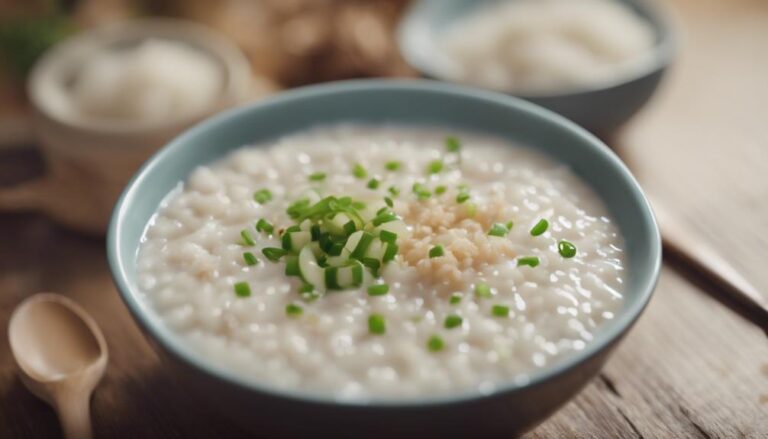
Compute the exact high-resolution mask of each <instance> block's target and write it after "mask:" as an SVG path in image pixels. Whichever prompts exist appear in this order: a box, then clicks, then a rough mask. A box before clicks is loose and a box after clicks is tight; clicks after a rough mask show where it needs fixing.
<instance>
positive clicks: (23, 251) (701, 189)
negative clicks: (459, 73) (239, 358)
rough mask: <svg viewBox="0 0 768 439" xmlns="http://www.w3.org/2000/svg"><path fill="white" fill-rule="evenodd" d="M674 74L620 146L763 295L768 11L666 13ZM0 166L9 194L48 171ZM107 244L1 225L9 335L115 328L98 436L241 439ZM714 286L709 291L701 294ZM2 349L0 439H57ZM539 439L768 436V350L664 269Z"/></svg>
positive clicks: (53, 230)
mask: <svg viewBox="0 0 768 439" xmlns="http://www.w3.org/2000/svg"><path fill="white" fill-rule="evenodd" d="M666 3H667V6H668V9H669V10H670V11H671V13H672V17H673V19H674V22H675V24H677V26H678V27H679V30H680V35H679V37H680V40H681V41H680V46H681V47H680V53H679V58H678V59H677V62H676V64H675V66H674V68H673V69H672V71H671V72H670V75H669V77H668V78H667V80H666V82H665V83H664V84H663V87H662V89H661V90H660V92H659V94H658V95H657V97H656V98H655V99H654V101H653V102H652V103H651V104H650V105H649V106H648V107H647V108H646V110H645V111H644V112H643V113H642V114H641V115H640V116H639V117H637V118H636V119H635V120H634V121H632V123H631V124H630V125H629V126H627V127H626V128H625V129H624V130H623V131H622V132H621V133H619V135H617V136H616V137H615V139H613V140H611V143H612V144H613V145H614V146H615V147H616V149H617V151H618V152H619V153H620V154H621V155H622V157H624V158H625V160H626V161H627V162H628V164H629V165H630V167H631V168H633V170H634V171H635V173H636V175H637V176H638V178H639V179H640V180H641V182H642V183H643V185H644V186H645V188H646V189H647V190H648V191H649V192H651V193H653V194H654V195H655V196H656V197H657V198H659V199H660V200H662V201H663V202H665V204H668V205H669V206H670V207H671V208H673V209H674V211H675V212H676V213H677V214H678V215H679V218H680V219H681V221H682V222H683V224H684V225H685V226H686V227H689V228H690V229H692V230H693V231H695V232H698V233H700V234H701V236H702V238H703V239H705V240H706V241H708V242H711V243H712V244H713V245H714V246H715V248H717V249H718V251H720V252H721V253H722V254H723V255H724V256H726V257H727V258H729V259H730V260H731V261H732V262H733V264H734V265H735V266H736V267H737V268H739V269H740V270H742V271H743V273H744V274H745V275H746V276H747V277H749V278H750V279H751V280H752V281H753V282H754V283H755V284H756V285H757V287H758V288H759V289H760V290H761V291H763V292H768V275H766V262H767V261H768V1H766V0H668V1H667V2H666ZM41 166H42V165H41V164H40V162H39V159H37V158H36V157H35V156H33V155H32V154H30V153H29V152H27V153H20V154H8V153H3V155H1V156H0V184H7V183H8V182H10V181H13V180H14V179H17V178H20V177H23V176H25V175H28V174H32V173H34V172H38V171H39V169H40V167H41ZM104 253H105V251H104V243H103V240H101V239H96V238H87V237H83V236H80V235H77V234H74V233H70V232H68V231H66V230H63V229H61V228H59V227H57V226H56V225H54V224H52V223H51V222H50V221H49V220H47V219H46V218H44V217H42V216H40V215H36V214H14V215H7V214H6V215H0V324H2V326H3V327H5V326H6V325H7V321H8V317H9V315H10V313H11V311H12V310H13V308H14V307H15V305H16V304H17V303H19V302H20V301H21V300H22V299H24V298H25V297H26V296H28V295H30V294H33V293H35V292H38V291H56V292H59V293H62V294H65V295H67V296H69V297H71V298H73V299H75V300H76V301H78V302H79V303H81V304H82V305H83V306H84V307H85V308H86V309H88V310H89V311H90V312H91V313H92V314H93V315H94V317H95V318H96V320H97V321H98V323H99V324H100V325H101V326H102V328H103V329H104V332H105V334H106V337H107V340H108V342H109V346H110V365H109V369H108V371H107V374H106V376H105V378H104V380H103V382H102V383H101V384H100V386H99V387H98V388H97V391H96V393H95V395H94V399H93V402H92V408H93V417H94V425H95V432H96V435H97V437H110V438H112V437H116V438H117V437H120V438H123V437H124V438H143V437H243V436H245V433H244V432H241V431H238V430H237V429H236V428H235V427H232V426H228V425H225V424H221V423H218V422H216V420H213V419H210V417H208V416H205V405H204V404H202V403H201V402H200V401H195V400H191V399H188V398H186V397H185V391H184V389H183V388H177V387H176V386H175V384H174V382H173V380H172V377H169V376H168V374H167V373H166V371H165V370H164V369H163V367H162V365H161V364H160V363H159V360H158V358H157V356H156V355H155V354H154V353H153V352H152V350H151V349H150V348H149V346H148V345H147V343H146V342H145V341H144V339H143V338H142V336H141V335H140V333H139V331H138V329H137V328H136V326H135V324H134V323H133V321H132V320H131V318H130V316H129V315H128V312H127V310H126V308H125V307H124V306H123V304H122V302H121V301H120V299H119V298H118V295H117V293H116V291H115V289H114V287H113V285H112V282H111V278H110V276H109V273H108V270H107V266H106V262H105V258H104ZM703 287H707V286H706V285H703ZM58 431H59V430H58V425H57V421H56V418H55V415H54V413H53V412H52V411H51V410H50V409H49V408H48V407H47V406H46V405H45V404H43V403H42V402H40V401H38V400H37V399H35V398H34V397H33V396H31V395H30V394H29V393H28V392H27V391H26V390H25V389H24V388H23V386H22V384H21V382H20V381H19V379H18V378H17V370H16V366H15V364H14V363H13V360H12V359H11V356H10V351H9V347H8V342H7V339H6V337H5V336H3V337H0V437H13V438H15V437H24V438H26V437H29V438H48V437H56V436H57V435H58V434H59V433H58ZM529 436H530V437H553V436H561V437H743V436H746V437H768V339H767V338H766V335H765V334H764V333H763V332H761V331H760V330H759V329H757V327H756V326H754V325H753V324H751V323H749V322H748V321H746V320H744V319H743V318H742V317H740V316H739V315H737V314H735V313H734V312H733V311H731V310H730V309H728V308H726V307H724V306H722V305H721V304H720V303H718V302H717V301H715V300H713V299H711V298H710V297H709V296H707V295H706V294H705V293H704V292H703V290H702V289H701V288H700V287H699V286H697V285H696V284H694V283H691V282H690V281H689V280H687V278H686V277H684V276H683V275H681V274H679V272H678V271H676V270H675V269H673V268H671V267H670V266H669V265H667V264H665V266H664V268H663V270H662V275H661V280H660V283H659V286H658V289H657V291H656V295H655V297H654V299H653V301H652V302H651V304H650V306H649V308H648V309H647V311H646V312H645V314H644V315H643V316H642V318H641V319H640V321H639V322H638V324H637V326H636V327H635V328H634V329H633V330H632V331H631V333H630V334H629V336H628V337H627V338H626V340H625V341H624V342H623V344H622V345H621V346H620V347H619V349H618V351H617V352H616V353H615V355H614V356H613V357H612V358H611V359H610V360H609V362H608V363H607V365H606V367H605V368H604V370H603V372H602V373H601V374H600V375H599V377H598V378H597V379H595V380H594V381H593V382H592V383H591V384H589V385H588V386H587V387H586V388H585V390H584V391H583V392H582V393H581V394H580V395H579V396H578V397H577V398H575V399H574V400H573V401H571V402H570V403H569V404H568V405H566V406H565V407H564V408H563V409H562V410H560V411H559V412H558V413H557V414H555V415H554V416H553V417H552V418H550V419H549V420H547V421H546V422H544V423H543V424H542V425H540V426H539V427H538V428H537V429H535V430H534V431H533V432H531V433H529Z"/></svg>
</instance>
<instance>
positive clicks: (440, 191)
mask: <svg viewBox="0 0 768 439" xmlns="http://www.w3.org/2000/svg"><path fill="white" fill-rule="evenodd" d="M447 190H448V188H447V187H445V186H443V185H440V186H438V187H436V188H435V195H442V194H444V193H445V191H447Z"/></svg>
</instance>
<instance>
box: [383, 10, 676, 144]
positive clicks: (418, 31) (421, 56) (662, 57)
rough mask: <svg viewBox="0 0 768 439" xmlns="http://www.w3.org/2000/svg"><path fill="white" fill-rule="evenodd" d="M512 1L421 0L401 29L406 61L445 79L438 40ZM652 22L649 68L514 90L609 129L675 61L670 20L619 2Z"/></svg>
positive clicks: (576, 118) (637, 105)
mask: <svg viewBox="0 0 768 439" xmlns="http://www.w3.org/2000/svg"><path fill="white" fill-rule="evenodd" d="M498 1H508V0H418V1H416V2H415V3H414V4H413V5H412V6H411V7H410V9H409V10H408V12H406V14H405V15H404V17H403V19H402V20H401V22H400V25H399V26H398V30H397V41H398V45H399V46H400V52H401V53H402V54H403V57H404V58H405V60H406V61H407V62H408V63H409V64H410V65H411V66H412V67H413V68H415V69H416V70H418V71H419V72H421V73H422V74H423V75H424V76H426V77H428V78H434V79H439V80H445V79H446V78H444V77H441V75H440V73H439V69H438V68H436V66H435V63H434V59H435V57H434V51H435V50H437V49H435V45H434V44H433V40H434V39H435V38H436V36H437V35H439V34H440V32H442V31H444V30H445V28H446V27H448V26H450V25H451V24H452V23H453V22H454V21H455V20H456V19H458V18H460V17H462V16H466V15H467V14H470V13H472V12H473V11H474V10H475V9H476V8H478V7H480V6H483V5H485V4H488V3H491V2H498ZM620 1H622V2H624V3H626V4H627V5H628V6H629V7H630V8H631V9H632V10H633V11H635V12H636V13H637V14H638V15H639V16H640V17H642V18H644V19H645V20H647V21H648V23H650V25H651V26H652V27H653V29H654V31H655V33H656V45H655V48H654V54H653V60H652V62H650V63H649V64H648V65H647V67H646V68H645V69H644V70H641V71H638V72H637V73H636V74H635V75H634V76H632V77H628V78H626V79H624V80H621V81H619V82H613V83H606V84H604V85H602V86H600V87H596V88H588V89H581V90H576V91H571V92H564V93H553V94H536V95H533V94H531V95H525V94H516V93H511V94H514V95H515V96H517V97H520V98H523V99H525V100H527V101H530V102H533V103H535V104H538V105H541V106H542V107H545V108H548V109H550V110H552V111H554V112H556V113H558V114H560V115H562V116H565V117H567V118H568V119H571V120H572V121H574V122H576V123H577V124H579V125H581V126H583V127H585V128H587V129H588V130H590V131H592V132H596V133H600V134H603V133H606V134H607V133H610V132H612V131H614V130H615V129H616V128H618V127H619V126H621V125H622V124H623V123H624V122H626V121H627V120H629V119H630V118H631V117H632V116H633V115H634V114H635V113H637V112H638V111H639V110H640V108H642V107H643V106H644V105H645V104H646V102H648V100H649V99H650V98H651V96H652V95H653V93H654V92H655V91H656V88H657V87H658V85H659V83H660V81H661V78H662V76H664V73H665V71H666V69H667V67H668V66H669V64H670V62H671V60H672V54H673V52H674V50H673V49H674V39H673V36H672V32H671V28H670V26H669V25H668V22H667V20H666V19H665V18H664V17H663V16H662V14H660V13H659V12H658V11H656V10H655V9H654V8H653V7H651V5H650V4H649V3H648V2H647V1H643V0H620Z"/></svg>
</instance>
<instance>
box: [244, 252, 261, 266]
mask: <svg viewBox="0 0 768 439" xmlns="http://www.w3.org/2000/svg"><path fill="white" fill-rule="evenodd" d="M243 260H244V261H245V264H246V265H256V264H258V263H259V260H258V259H256V256H255V255H254V254H253V253H251V252H245V253H243Z"/></svg>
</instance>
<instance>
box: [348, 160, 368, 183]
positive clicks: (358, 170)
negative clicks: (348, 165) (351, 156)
mask: <svg viewBox="0 0 768 439" xmlns="http://www.w3.org/2000/svg"><path fill="white" fill-rule="evenodd" d="M352 175H354V176H355V177H357V178H359V179H363V178H365V177H367V176H368V171H366V170H365V168H364V167H363V165H361V164H360V163H355V166H353V167H352Z"/></svg>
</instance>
